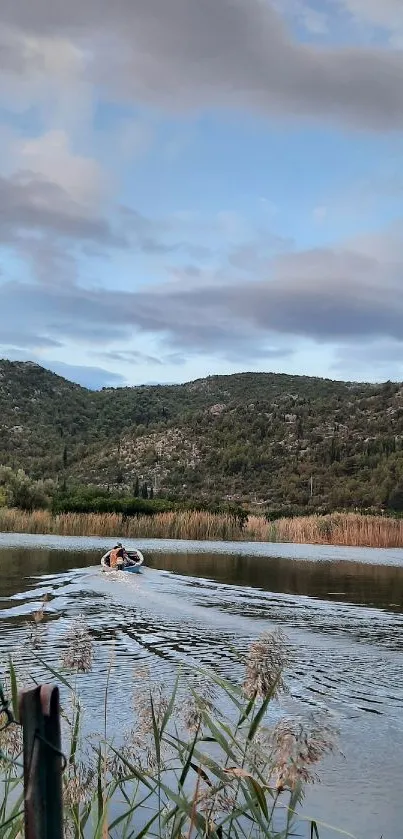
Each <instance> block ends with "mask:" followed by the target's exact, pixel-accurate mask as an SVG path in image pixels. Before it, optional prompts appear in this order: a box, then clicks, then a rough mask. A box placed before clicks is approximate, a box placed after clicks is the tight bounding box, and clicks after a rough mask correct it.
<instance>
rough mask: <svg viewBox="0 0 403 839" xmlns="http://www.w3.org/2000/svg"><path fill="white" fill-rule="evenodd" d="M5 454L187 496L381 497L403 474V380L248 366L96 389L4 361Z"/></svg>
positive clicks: (77, 474) (325, 502)
mask: <svg viewBox="0 0 403 839" xmlns="http://www.w3.org/2000/svg"><path fill="white" fill-rule="evenodd" d="M0 464H2V465H8V466H11V467H13V468H14V469H17V468H21V467H22V468H24V469H25V471H26V472H28V474H30V475H31V476H32V477H34V478H42V477H51V478H54V479H57V480H64V479H65V480H67V481H68V482H70V483H76V482H79V483H91V484H97V485H102V486H110V487H114V488H116V487H121V488H122V489H126V490H127V489H128V490H130V489H131V488H132V487H133V485H134V484H135V482H136V479H137V478H138V479H139V480H141V481H146V482H147V483H148V484H149V486H153V488H154V491H155V492H156V493H159V494H165V495H170V496H175V497H178V498H197V499H205V498H209V499H217V500H223V499H225V500H237V501H240V500H245V501H248V502H249V503H250V502H254V503H257V504H263V505H268V506H270V507H278V506H284V505H291V506H292V505H298V506H305V505H308V506H311V507H313V508H318V507H323V506H326V507H332V508H334V507H346V506H357V507H370V506H378V507H379V506H383V505H386V504H388V503H389V502H390V500H391V498H393V497H395V496H396V493H398V492H399V491H400V485H401V484H402V485H403V387H402V385H400V384H395V383H391V382H387V383H385V384H382V385H373V384H365V383H364V384H363V383H350V382H338V381H331V380H327V379H318V378H312V377H305V376H288V375H282V374H281V375H280V374H272V373H242V374H237V375H233V376H213V377H210V378H206V379H200V380H198V381H195V382H190V383H188V384H183V385H169V386H162V385H161V386H141V387H133V388H117V389H113V388H110V389H104V390H102V391H99V392H93V391H89V390H86V389H85V388H82V387H80V386H79V385H76V384H73V383H71V382H68V381H66V380H65V379H63V378H61V377H59V376H56V375H55V374H53V373H51V372H49V371H47V370H45V369H43V368H41V367H39V366H38V365H36V364H33V363H27V362H10V361H0Z"/></svg>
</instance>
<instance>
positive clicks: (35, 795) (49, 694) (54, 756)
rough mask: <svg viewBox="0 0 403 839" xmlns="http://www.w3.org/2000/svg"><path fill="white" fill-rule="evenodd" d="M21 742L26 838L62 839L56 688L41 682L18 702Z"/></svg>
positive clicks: (61, 759)
mask: <svg viewBox="0 0 403 839" xmlns="http://www.w3.org/2000/svg"><path fill="white" fill-rule="evenodd" d="M19 710H20V722H21V724H22V727H23V745H24V809H25V839H63V798H62V772H63V768H64V767H63V764H64V758H63V755H62V753H61V737H60V705H59V689H58V688H57V687H49V686H47V685H42V686H39V687H36V688H34V689H33V690H27V691H24V692H23V693H22V694H21V695H20V702H19Z"/></svg>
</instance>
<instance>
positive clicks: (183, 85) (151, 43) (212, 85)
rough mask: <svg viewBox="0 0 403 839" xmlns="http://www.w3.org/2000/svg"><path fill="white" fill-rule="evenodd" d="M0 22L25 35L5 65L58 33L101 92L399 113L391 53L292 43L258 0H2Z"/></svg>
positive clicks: (352, 117) (290, 110)
mask: <svg viewBox="0 0 403 839" xmlns="http://www.w3.org/2000/svg"><path fill="white" fill-rule="evenodd" d="M346 2H348V3H349V4H350V6H351V5H352V4H353V3H354V0H346ZM355 2H356V3H359V0H355ZM365 2H366V3H367V5H369V4H370V0H365ZM375 2H376V3H378V0H373V4H375ZM396 2H397V0H396ZM384 3H385V0H384ZM361 5H362V6H363V5H364V0H361ZM379 5H382V4H379ZM389 7H390V9H391V15H392V16H393V15H394V14H395V11H396V10H397V6H396V5H395V6H393V5H392V2H391V0H389ZM371 8H372V7H371ZM374 8H375V5H374ZM396 14H398V12H397V11H396ZM1 23H2V24H3V27H7V31H12V32H14V33H17V34H16V35H15V40H16V42H17V41H18V39H20V42H21V43H22V44H25V49H20V51H19V55H18V61H16V60H15V56H13V51H12V50H11V52H10V48H9V49H8V51H7V56H6V60H7V66H8V70H9V72H12V71H13V72H14V74H15V75H16V76H17V75H21V73H23V72H24V68H25V74H26V76H27V78H29V74H30V73H31V72H32V62H33V61H34V62H36V63H37V62H38V55H37V54H36V53H35V50H34V53H33V52H32V49H33V48H32V47H31V51H30V50H29V49H27V46H26V45H27V44H31V45H32V44H36V43H37V42H38V39H43V38H46V40H47V42H51V40H52V39H53V38H56V39H59V40H61V41H62V42H63V43H66V42H67V43H69V45H70V53H68V54H69V55H70V59H69V60H70V64H71V62H72V58H71V56H73V55H74V56H75V63H74V62H73V64H74V73H75V74H77V73H78V72H80V74H81V78H83V79H85V80H86V81H87V82H91V83H92V84H93V85H96V86H97V88H98V90H102V89H103V90H104V92H105V94H106V95H110V96H111V97H113V98H120V99H126V100H131V101H135V102H138V101H144V102H147V103H155V104H159V105H161V104H162V105H164V106H166V107H168V108H169V109H171V110H177V109H178V108H181V107H182V108H194V107H196V108H200V107H203V106H207V107H211V106H214V105H215V106H226V107H230V108H245V107H248V108H250V109H254V110H256V111H261V112H262V113H267V114H274V115H289V116H292V117H295V116H304V117H317V118H321V119H323V117H324V115H325V114H326V115H327V116H328V117H332V118H334V119H336V120H338V121H339V122H340V123H343V124H348V125H354V126H358V127H363V126H366V127H369V128H373V129H376V130H385V129H398V128H401V127H402V125H403V55H402V53H400V52H398V51H396V52H393V51H390V50H389V51H388V50H382V49H377V48H372V47H371V48H363V47H350V48H344V47H343V48H342V47H340V48H326V49H323V48H321V47H317V46H313V45H307V44H304V43H299V42H298V41H296V40H295V39H294V38H293V37H292V36H291V34H290V32H289V31H288V30H287V28H286V25H285V23H284V22H283V21H282V20H281V18H280V16H279V14H278V13H277V12H276V11H275V9H274V8H273V6H271V5H270V3H269V2H268V0H265V2H263V0H204V2H200V0H170V2H166V0H136V1H135V2H134V0H120V2H119V3H107V2H106V0H86V2H85V3H83V2H81V0H71V2H69V3H68V4H67V3H65V4H62V3H59V2H58V3H52V4H51V6H50V4H49V2H48V0H35V3H32V0H3V2H2V4H1V10H0V24H1ZM77 56H78V58H77ZM67 65H68V61H67ZM13 68H14V70H13ZM71 72H73V71H72V70H71V66H70V73H71ZM44 75H45V70H44Z"/></svg>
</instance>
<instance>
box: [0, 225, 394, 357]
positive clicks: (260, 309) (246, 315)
mask: <svg viewBox="0 0 403 839" xmlns="http://www.w3.org/2000/svg"><path fill="white" fill-rule="evenodd" d="M394 235H396V231H395V232H394ZM390 242H391V239H390V236H389V235H388V234H386V233H385V238H384V239H382V238H380V239H379V241H378V242H376V240H375V239H374V237H373V238H372V239H371V242H370V243H369V244H368V243H367V246H366V247H367V250H365V249H364V243H361V244H360V249H359V247H358V243H357V244H356V249H353V246H352V244H351V246H350V247H349V248H348V249H347V248H345V249H334V250H330V249H322V250H319V249H318V250H312V251H307V252H302V253H288V254H283V255H281V256H279V257H277V258H276V259H274V260H272V262H271V263H270V264H269V265H268V266H267V267H266V271H265V278H263V279H260V280H246V281H243V282H241V281H240V280H239V277H237V279H234V278H233V277H232V279H231V273H229V274H228V276H227V277H226V281H225V282H221V281H216V282H214V278H211V276H210V275H209V276H208V280H207V281H205V282H203V274H201V275H199V276H198V277H197V278H195V280H194V281H193V282H192V283H191V284H189V282H184V283H180V282H178V283H167V284H165V285H163V286H159V287H158V288H157V289H156V288H154V289H151V290H148V289H141V290H138V291H134V292H123V291H118V290H117V291H114V292H112V291H110V290H106V289H100V288H99V289H96V288H93V289H84V288H80V287H78V286H74V287H70V288H68V287H64V286H59V287H57V286H52V287H46V286H42V287H35V286H28V285H21V284H15V283H11V282H9V283H3V284H2V285H0V334H1V331H2V330H4V329H7V328H8V324H9V323H10V319H13V320H15V319H16V315H17V325H16V334H17V335H18V334H20V335H21V340H23V339H24V335H31V334H32V333H34V334H35V335H43V336H44V337H45V338H48V339H50V340H66V341H68V340H76V341H77V340H78V341H83V342H85V343H86V344H92V345H93V346H94V347H96V346H99V347H101V346H102V347H103V349H104V350H105V349H106V348H107V346H108V342H109V343H112V342H113V343H116V335H117V334H119V336H120V339H121V341H122V344H123V343H124V341H125V340H129V339H130V338H132V337H133V336H134V335H138V334H139V332H142V333H145V334H147V333H148V334H149V333H152V334H155V335H157V336H159V338H160V340H162V343H163V345H164V346H165V348H166V352H167V353H169V352H172V351H174V352H177V353H179V354H180V355H189V354H193V353H202V354H205V355H211V354H213V353H214V354H216V355H218V356H220V357H222V358H225V359H228V360H231V361H237V362H239V361H242V360H243V361H245V360H246V359H250V360H252V359H270V358H279V357H283V356H286V355H287V354H290V352H291V351H292V347H295V345H296V341H298V340H300V339H310V340H314V341H316V342H318V343H322V344H330V345H335V344H341V345H346V344H351V343H354V344H355V343H357V342H360V341H366V342H367V343H368V342H376V341H393V342H403V294H402V284H403V248H402V247H401V248H400V257H399V252H398V247H397V244H396V243H395V248H394V250H393V251H391V256H389V248H390ZM392 259H393V261H391V260H392ZM229 271H230V269H229ZM252 276H253V272H252ZM22 345H23V344H21V346H22ZM111 350H112V348H111Z"/></svg>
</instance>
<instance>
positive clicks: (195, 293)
mask: <svg viewBox="0 0 403 839" xmlns="http://www.w3.org/2000/svg"><path fill="white" fill-rule="evenodd" d="M402 131H403V3H402V0H382V1H381V0H320V2H319V0H114V2H110V0H85V2H83V0H69V2H68V3H66V2H65V0H63V2H62V0H1V4H0V357H3V358H9V359H15V360H32V361H35V362H37V363H39V364H42V365H43V366H45V367H47V368H49V369H51V370H53V371H55V372H57V373H59V374H60V375H63V376H65V377H66V378H70V379H72V380H74V381H77V382H79V383H80V384H83V385H85V386H87V387H92V388H99V387H104V386H119V385H125V384H129V385H136V384H141V383H155V382H161V383H171V382H183V381H189V380H192V379H196V378H199V377H204V376H207V375H214V374H219V373H234V372H239V371H274V372H286V373H293V374H304V375H315V376H326V377H329V378H334V379H350V380H367V381H381V380H385V379H394V380H401V379H403V134H402Z"/></svg>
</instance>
